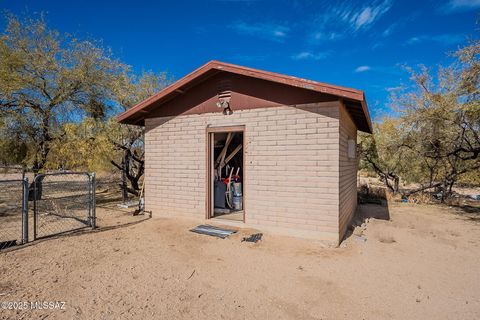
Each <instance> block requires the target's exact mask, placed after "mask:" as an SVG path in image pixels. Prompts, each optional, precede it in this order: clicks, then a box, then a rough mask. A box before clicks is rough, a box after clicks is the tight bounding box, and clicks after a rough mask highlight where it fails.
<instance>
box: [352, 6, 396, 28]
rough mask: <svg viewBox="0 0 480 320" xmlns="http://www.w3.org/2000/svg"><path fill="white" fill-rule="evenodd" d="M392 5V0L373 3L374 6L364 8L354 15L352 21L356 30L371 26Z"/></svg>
mask: <svg viewBox="0 0 480 320" xmlns="http://www.w3.org/2000/svg"><path fill="white" fill-rule="evenodd" d="M391 6H392V4H391V2H390V1H384V2H380V3H376V4H372V6H367V7H365V8H363V10H362V11H360V13H358V14H354V15H352V17H351V18H350V22H352V23H354V24H355V27H356V30H358V29H360V28H362V27H366V26H369V25H371V24H373V23H374V22H375V21H376V20H377V19H378V18H380V17H381V16H382V15H383V14H384V13H385V12H387V11H388V10H389V9H390V7H391Z"/></svg>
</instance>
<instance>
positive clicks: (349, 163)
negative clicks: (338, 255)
mask: <svg viewBox="0 0 480 320" xmlns="http://www.w3.org/2000/svg"><path fill="white" fill-rule="evenodd" d="M348 140H353V141H355V143H356V141H357V127H356V126H355V124H354V123H353V121H352V119H351V118H350V115H349V114H348V112H347V110H346V109H345V107H344V106H342V107H341V108H340V144H339V147H340V150H339V151H340V180H339V183H340V210H339V229H340V230H339V236H340V238H339V241H341V240H342V238H343V236H344V235H345V232H346V230H347V227H348V224H349V223H350V220H351V219H352V217H353V215H354V214H355V210H356V208H357V164H358V159H357V157H356V156H355V157H353V158H349V157H348ZM355 155H356V154H355Z"/></svg>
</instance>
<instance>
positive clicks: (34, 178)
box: [32, 175, 38, 241]
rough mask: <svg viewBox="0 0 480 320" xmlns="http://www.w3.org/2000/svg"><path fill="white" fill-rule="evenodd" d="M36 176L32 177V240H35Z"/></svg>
mask: <svg viewBox="0 0 480 320" xmlns="http://www.w3.org/2000/svg"><path fill="white" fill-rule="evenodd" d="M37 177H38V175H35V176H34V177H33V182H32V184H33V197H32V199H33V240H34V241H35V240H37Z"/></svg>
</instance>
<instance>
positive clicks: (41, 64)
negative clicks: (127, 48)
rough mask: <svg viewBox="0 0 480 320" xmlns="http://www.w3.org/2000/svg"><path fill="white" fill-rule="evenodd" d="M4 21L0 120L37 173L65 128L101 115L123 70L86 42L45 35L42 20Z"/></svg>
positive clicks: (0, 54)
mask: <svg viewBox="0 0 480 320" xmlns="http://www.w3.org/2000/svg"><path fill="white" fill-rule="evenodd" d="M7 20H8V21H7V22H8V24H7V27H6V30H5V32H4V33H3V34H2V35H1V36H0V115H1V117H2V118H3V119H5V121H7V122H8V123H12V124H14V125H13V127H14V130H13V131H12V134H13V135H20V136H21V137H22V140H23V141H25V142H26V143H28V144H29V148H27V149H28V154H27V157H26V158H25V159H24V162H26V163H28V164H31V165H33V167H34V169H35V170H41V169H44V168H45V166H46V164H47V161H48V157H49V153H50V151H51V148H52V144H53V143H55V141H57V140H58V139H60V136H61V135H62V134H63V133H64V132H63V131H62V127H63V125H64V124H65V123H68V122H79V121H81V119H83V118H84V117H85V116H89V117H92V118H96V119H98V118H102V117H104V116H105V115H106V113H107V109H108V106H107V105H106V101H108V99H109V98H110V90H109V88H110V84H111V83H112V82H113V81H115V80H116V78H117V77H118V75H119V74H121V73H122V72H124V69H125V66H124V65H123V64H121V63H120V62H118V61H116V60H114V59H112V58H111V55H110V53H109V52H107V51H105V50H103V49H102V48H100V47H99V46H97V45H95V44H94V43H92V42H90V41H79V40H78V39H75V38H72V37H69V36H67V35H61V34H60V33H59V32H57V31H55V30H51V29H49V28H48V27H47V25H46V23H45V21H44V20H43V19H42V18H40V19H20V18H18V17H16V16H12V15H8V16H7Z"/></svg>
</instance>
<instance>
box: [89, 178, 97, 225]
mask: <svg viewBox="0 0 480 320" xmlns="http://www.w3.org/2000/svg"><path fill="white" fill-rule="evenodd" d="M90 176H91V182H90V188H91V193H90V197H91V198H90V219H91V220H90V226H91V227H92V229H95V228H96V226H97V211H96V206H97V202H96V189H97V179H96V177H95V172H92V173H91V175H90Z"/></svg>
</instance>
